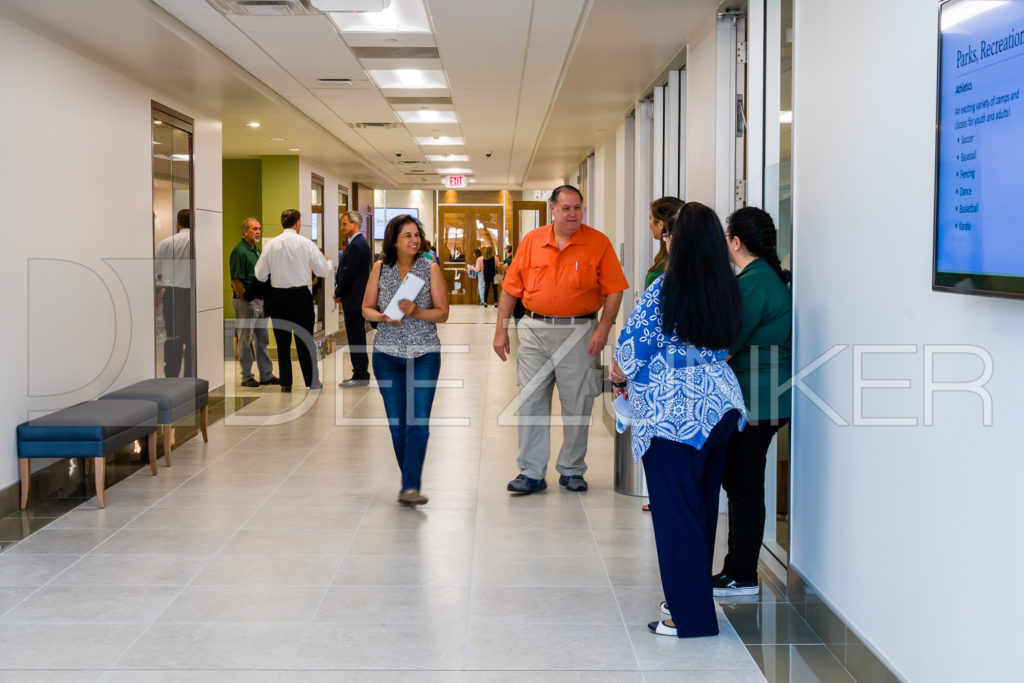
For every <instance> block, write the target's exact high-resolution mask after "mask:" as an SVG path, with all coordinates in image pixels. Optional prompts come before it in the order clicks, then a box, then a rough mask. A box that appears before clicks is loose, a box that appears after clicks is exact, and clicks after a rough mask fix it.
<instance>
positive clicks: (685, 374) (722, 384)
mask: <svg viewBox="0 0 1024 683" xmlns="http://www.w3.org/2000/svg"><path fill="white" fill-rule="evenodd" d="M664 282H665V276H664V275H662V276H660V277H658V278H657V279H656V280H655V281H654V282H652V283H651V286H650V287H648V288H647V290H646V291H645V292H644V293H643V294H642V295H641V296H640V301H638V302H637V305H636V308H634V309H633V312H632V313H631V314H630V316H629V319H628V320H627V321H626V326H625V328H623V330H622V333H621V334H620V335H619V343H618V345H617V346H616V348H615V361H616V362H617V363H618V364H619V367H620V368H622V372H623V374H625V375H626V378H627V379H628V380H629V407H630V409H631V410H632V411H633V460H635V461H637V460H640V459H641V458H642V457H643V456H644V453H646V452H647V449H648V448H650V446H651V439H653V438H654V437H656V436H657V437H660V438H662V439H668V440H670V441H676V442H679V443H684V444H686V445H688V446H693V447H694V448H698V449H699V448H701V447H702V446H704V442H705V441H707V438H708V435H709V434H711V430H712V429H714V428H715V425H717V424H718V421H719V420H720V419H721V418H722V416H723V415H725V414H726V413H727V412H728V411H730V410H733V409H735V410H739V411H740V412H741V413H743V415H742V416H741V417H740V421H739V428H740V429H743V427H745V426H746V424H747V417H746V411H745V410H744V408H743V392H742V391H741V390H740V385H739V382H737V381H736V375H734V374H733V372H732V369H731V368H730V367H729V365H728V364H727V363H726V362H725V358H726V356H728V355H729V351H728V349H707V348H703V347H697V346H693V345H691V344H687V343H686V342H684V341H682V340H680V339H679V338H678V337H676V336H675V335H672V336H670V337H666V336H665V335H664V334H663V333H662V328H661V322H662V310H661V287H662V285H663V284H664Z"/></svg>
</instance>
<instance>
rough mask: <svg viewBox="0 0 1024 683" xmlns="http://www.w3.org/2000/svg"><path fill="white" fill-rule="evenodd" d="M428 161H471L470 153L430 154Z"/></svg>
mask: <svg viewBox="0 0 1024 683" xmlns="http://www.w3.org/2000/svg"><path fill="white" fill-rule="evenodd" d="M427 161H448V162H451V161H469V155H468V154H428V155H427Z"/></svg>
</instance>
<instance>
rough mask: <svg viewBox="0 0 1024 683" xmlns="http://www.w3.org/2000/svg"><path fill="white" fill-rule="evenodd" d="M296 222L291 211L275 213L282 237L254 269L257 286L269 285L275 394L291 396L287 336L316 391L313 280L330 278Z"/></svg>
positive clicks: (328, 266) (272, 243) (327, 263)
mask: <svg viewBox="0 0 1024 683" xmlns="http://www.w3.org/2000/svg"><path fill="white" fill-rule="evenodd" d="M301 217H302V214H300V213H299V212H298V211H297V210H295V209H286V210H285V211H284V212H282V213H281V227H283V228H284V231H283V232H282V233H281V234H280V235H278V236H277V237H275V238H273V239H271V240H269V241H268V242H267V243H266V245H264V247H263V253H262V254H260V258H259V260H258V261H257V262H256V267H255V269H254V272H255V275H256V279H257V280H259V281H260V282H266V281H267V280H268V279H270V280H271V282H272V284H271V289H270V311H268V313H269V315H270V317H271V318H273V319H274V341H276V342H277V368H278V369H277V374H278V377H280V380H281V391H284V392H288V391H291V390H292V334H294V335H295V351H296V352H297V354H298V356H299V368H300V369H301V370H302V379H303V381H304V382H305V383H306V386H307V387H311V388H313V389H319V388H320V386H321V385H320V377H319V371H318V369H317V359H316V345H315V344H314V343H313V322H314V319H315V314H314V311H313V293H312V287H313V277H312V275H311V273H315V274H316V275H318V276H319V277H327V276H328V275H330V274H331V267H332V266H331V262H330V260H329V259H328V258H327V257H326V256H324V255H323V254H322V253H320V250H319V249H317V248H316V245H315V244H313V242H311V241H310V240H309V239H307V238H305V237H303V236H302V235H300V234H299V228H300V227H301V226H300V223H299V219H300V218H301Z"/></svg>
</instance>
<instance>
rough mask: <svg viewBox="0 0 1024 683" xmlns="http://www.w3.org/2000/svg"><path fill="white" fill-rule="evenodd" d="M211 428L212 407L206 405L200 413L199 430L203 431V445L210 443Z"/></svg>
mask: <svg viewBox="0 0 1024 683" xmlns="http://www.w3.org/2000/svg"><path fill="white" fill-rule="evenodd" d="M209 426H210V406H209V405H205V406H203V407H202V409H201V410H200V411H199V428H200V429H202V430H203V443H209V442H210V435H209V433H208V432H207V428H208V427H209Z"/></svg>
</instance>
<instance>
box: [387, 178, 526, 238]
mask: <svg viewBox="0 0 1024 683" xmlns="http://www.w3.org/2000/svg"><path fill="white" fill-rule="evenodd" d="M378 192H379V193H380V195H378V194H377V193H378ZM374 196H375V197H377V196H383V197H384V200H383V201H382V202H380V203H378V204H377V208H378V209H385V208H393V209H399V208H401V209H419V212H420V215H419V219H420V223H422V224H423V230H424V232H426V233H427V239H428V240H430V242H431V243H432V244H435V245H436V243H437V238H436V236H435V235H434V191H433V190H374ZM509 229H510V230H511V226H509Z"/></svg>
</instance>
